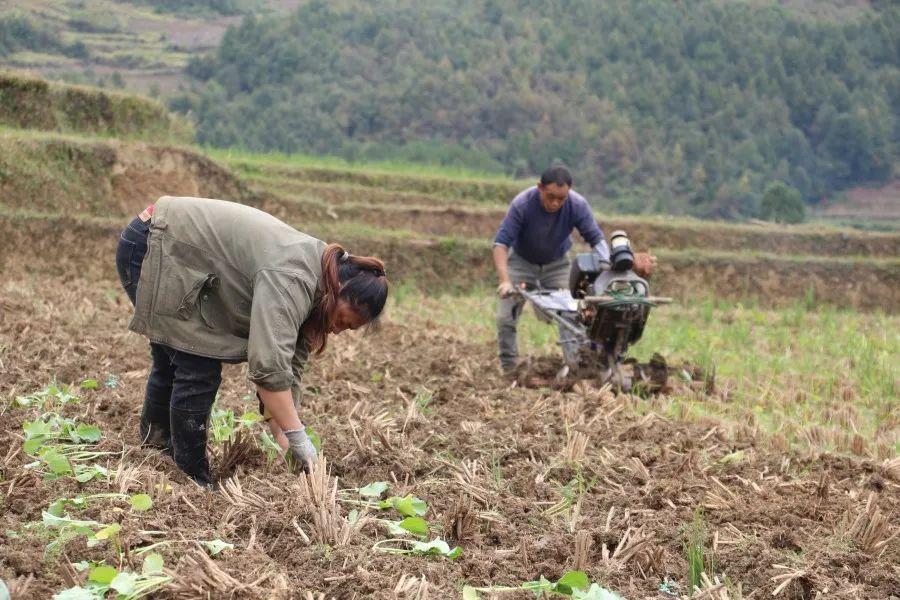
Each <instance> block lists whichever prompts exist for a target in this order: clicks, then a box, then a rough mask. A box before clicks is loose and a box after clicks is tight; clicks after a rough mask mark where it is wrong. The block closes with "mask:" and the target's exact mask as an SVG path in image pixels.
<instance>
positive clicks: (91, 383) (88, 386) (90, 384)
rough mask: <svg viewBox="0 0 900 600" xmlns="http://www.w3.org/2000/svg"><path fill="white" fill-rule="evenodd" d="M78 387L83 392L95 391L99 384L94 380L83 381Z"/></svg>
mask: <svg viewBox="0 0 900 600" xmlns="http://www.w3.org/2000/svg"><path fill="white" fill-rule="evenodd" d="M78 387H80V388H81V389H83V390H96V389H97V388H99V387H100V382H99V381H97V380H96V379H85V380H84V381H82V382H81V384H80V385H79V386H78Z"/></svg>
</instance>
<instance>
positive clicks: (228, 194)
mask: <svg viewBox="0 0 900 600" xmlns="http://www.w3.org/2000/svg"><path fill="white" fill-rule="evenodd" d="M0 151H2V153H0V205H3V206H6V207H9V208H13V209H20V210H27V211H39V212H54V213H56V212H60V213H86V214H92V215H97V216H110V215H117V216H122V217H125V216H129V215H133V214H137V213H138V212H140V211H141V210H142V209H143V208H144V207H146V206H147V204H149V203H150V202H153V201H155V200H156V199H157V198H159V197H160V196H161V195H164V194H169V195H186V196H208V197H215V198H222V199H226V200H233V201H237V202H240V201H250V200H252V199H253V198H254V196H253V194H252V193H251V192H250V191H249V190H248V189H247V187H246V186H245V185H244V184H243V183H242V182H241V181H240V180H239V179H237V178H236V177H235V176H234V175H232V174H231V173H230V172H229V171H228V170H227V169H225V168H224V167H222V166H221V165H219V164H218V163H216V162H215V161H213V160H211V159H209V158H207V157H206V156H204V155H202V154H199V153H197V152H194V151H192V150H188V149H185V148H180V147H175V146H162V145H153V144H144V143H126V142H120V141H116V140H87V139H78V138H66V137H29V136H23V135H21V134H16V133H8V134H0Z"/></svg>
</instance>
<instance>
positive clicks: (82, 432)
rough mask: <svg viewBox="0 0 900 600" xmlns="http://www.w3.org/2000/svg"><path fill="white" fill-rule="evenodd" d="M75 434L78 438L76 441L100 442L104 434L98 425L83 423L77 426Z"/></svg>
mask: <svg viewBox="0 0 900 600" xmlns="http://www.w3.org/2000/svg"><path fill="white" fill-rule="evenodd" d="M75 436H76V437H77V438H78V439H77V440H75V441H76V442H99V441H100V439H101V438H102V437H103V434H102V433H101V432H100V428H99V427H97V426H96V425H88V424H87V423H82V424H81V425H79V426H78V427H76V428H75Z"/></svg>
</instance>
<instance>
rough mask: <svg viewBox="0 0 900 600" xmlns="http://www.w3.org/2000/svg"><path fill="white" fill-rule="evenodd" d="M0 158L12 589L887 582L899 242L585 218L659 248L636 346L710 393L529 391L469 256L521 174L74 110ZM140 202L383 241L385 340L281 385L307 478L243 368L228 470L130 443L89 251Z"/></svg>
mask: <svg viewBox="0 0 900 600" xmlns="http://www.w3.org/2000/svg"><path fill="white" fill-rule="evenodd" d="M0 150H2V153H0V272H2V273H3V281H2V283H0V440H2V443H3V447H4V448H7V450H4V452H3V453H0V507H2V510H0V581H4V582H6V583H5V584H6V586H7V587H9V588H10V589H11V591H12V597H13V598H34V599H44V598H50V597H52V596H53V595H54V594H56V593H59V592H61V591H62V590H66V589H72V588H75V587H82V588H85V589H86V588H89V587H91V586H93V588H92V589H94V590H95V591H96V590H98V589H100V587H98V586H101V587H102V586H103V585H106V586H107V588H105V589H108V588H109V586H110V585H111V581H112V580H114V576H116V577H119V579H118V580H115V581H117V584H116V585H118V586H120V587H122V586H125V585H126V583H128V582H130V583H128V584H129V585H131V586H132V587H131V588H129V589H131V590H132V592H133V591H134V589H136V586H139V585H140V586H146V589H148V590H149V593H151V595H152V597H158V598H196V597H210V598H225V597H241V598H314V599H316V600H318V599H320V598H341V599H343V598H358V599H362V598H385V599H387V598H391V599H409V600H412V599H418V600H423V599H425V598H432V599H434V598H459V597H461V596H462V594H463V593H464V590H466V591H465V593H466V594H467V595H466V596H465V598H466V599H467V600H468V599H470V598H474V597H481V598H527V597H534V595H533V593H532V591H533V590H535V589H536V590H537V591H541V590H542V589H543V590H544V591H545V592H546V593H547V594H550V593H551V592H552V591H553V589H555V590H556V591H565V589H564V588H563V587H560V586H558V585H557V586H556V587H555V588H554V582H559V581H560V580H563V582H565V581H577V582H579V584H580V583H583V582H584V581H585V580H589V581H590V582H592V583H593V584H594V585H595V587H594V591H593V592H592V593H593V594H595V595H594V596H586V597H589V598H598V597H599V598H608V597H610V596H603V595H600V594H601V587H602V588H604V589H606V590H610V591H614V592H615V593H617V594H619V595H621V596H622V597H624V598H628V599H629V600H636V599H639V598H695V599H699V598H705V599H715V600H726V599H731V600H734V599H741V598H762V597H770V596H771V597H775V598H778V599H784V598H788V599H791V600H801V599H812V598H817V597H819V598H830V597H841V598H861V599H862V598H867V599H869V598H890V597H891V596H892V595H894V596H896V595H897V594H898V586H897V581H898V577H900V571H898V565H900V539H898V531H900V524H898V521H897V515H898V514H900V512H898V511H900V458H898V455H900V412H898V411H900V407H898V403H897V402H896V399H897V383H898V380H900V370H898V369H900V367H898V365H897V362H896V360H895V357H896V356H897V355H898V353H900V333H898V332H900V317H898V315H897V312H896V311H897V306H900V303H898V300H900V298H898V294H900V281H898V278H900V263H898V258H897V256H898V252H897V250H898V244H900V236H897V235H890V234H874V233H872V234H865V233H845V232H841V231H840V230H835V229H828V228H814V227H796V228H778V227H764V226H758V225H724V224H718V223H701V222H694V221H684V220H671V219H663V218H655V219H650V218H634V217H622V216H615V215H603V214H598V218H599V219H600V221H601V224H602V225H603V226H604V228H605V229H606V230H607V232H609V231H610V230H611V229H612V228H615V227H624V228H626V229H628V230H629V232H630V233H631V235H632V238H633V239H634V240H635V242H636V243H637V245H638V246H639V247H641V248H648V247H649V248H650V249H652V250H653V252H654V253H656V254H657V255H659V257H660V261H661V263H662V268H661V272H660V273H659V276H655V277H654V279H653V284H654V289H655V290H657V291H659V292H660V293H664V294H666V295H672V296H675V297H676V299H677V302H676V304H675V305H673V306H672V307H668V308H659V309H655V310H654V313H653V315H652V316H651V319H650V324H649V326H648V330H647V332H646V333H645V336H644V338H643V339H642V340H641V342H640V343H639V344H638V345H637V346H635V348H634V352H635V354H636V355H637V356H639V357H640V358H648V357H649V356H650V355H651V354H652V353H653V352H660V353H662V354H663V355H665V356H666V357H667V358H668V359H669V361H670V364H679V363H680V362H682V361H683V362H685V363H688V364H691V365H698V366H700V367H702V368H703V369H704V370H705V371H706V372H708V373H711V372H713V370H715V372H716V378H715V381H714V385H705V386H696V385H691V384H690V383H686V382H679V381H676V382H675V383H673V385H672V387H671V388H670V389H669V390H667V391H666V393H664V394H661V395H657V396H652V397H648V398H641V397H637V396H630V395H624V394H615V393H613V392H611V391H610V390H609V389H606V388H599V387H598V386H596V385H595V384H594V383H593V382H591V381H579V382H572V383H571V385H566V386H559V387H558V388H554V389H550V388H531V387H524V386H521V385H518V384H512V383H510V382H509V381H507V380H505V379H503V378H501V377H500V375H499V370H498V367H497V366H496V363H495V342H494V341H493V324H492V319H493V317H492V311H493V308H494V304H493V302H494V301H493V297H492V287H493V275H492V267H491V265H490V260H489V248H490V242H489V239H490V236H491V234H492V233H493V231H494V228H495V227H496V225H497V223H498V221H499V219H500V218H501V217H502V214H503V210H504V206H505V204H506V202H508V200H509V198H510V196H511V195H512V194H513V193H515V192H517V191H518V190H519V189H520V188H521V187H522V186H523V185H526V184H527V182H515V181H508V180H503V179H497V178H488V177H480V176H476V175H473V174H464V173H448V172H440V171H435V172H426V173H422V172H416V168H410V167H396V168H391V167H389V166H385V167H377V166H366V167H362V166H353V165H349V166H348V165H338V164H334V163H333V162H328V161H324V160H322V161H318V162H317V161H316V160H315V159H309V158H306V159H300V158H297V159H283V158H280V157H278V158H276V157H248V156H246V155H232V156H230V157H229V155H228V153H224V152H214V153H211V155H212V157H213V158H210V157H209V156H206V155H204V154H203V153H202V152H201V151H200V150H198V149H196V148H191V147H188V146H171V145H166V144H164V143H161V142H151V143H148V142H142V141H136V140H134V139H131V140H130V141H127V140H120V139H115V138H113V137H109V136H108V135H104V136H103V137H92V136H91V135H87V134H84V133H79V132H78V131H77V130H74V129H73V130H72V131H70V133H68V134H66V135H59V134H56V133H51V132H38V131H33V130H24V129H14V128H9V129H6V130H3V131H2V132H0ZM164 193H166V194H192V195H193V194H197V195H206V196H214V197H222V198H227V199H231V200H234V201H240V202H245V203H248V204H251V205H254V206H258V207H261V208H264V209H266V210H269V211H271V212H273V213H275V214H277V215H279V216H281V217H282V218H284V219H285V220H286V221H288V222H289V223H291V224H293V225H295V226H296V227H298V228H300V229H302V230H304V231H308V232H310V233H312V234H314V235H317V236H319V237H321V238H323V239H327V240H337V241H341V242H342V243H345V244H346V245H347V246H349V247H350V248H351V250H353V251H357V252H360V253H367V254H368V253H371V254H376V255H379V256H382V257H384V258H385V261H386V263H387V268H388V273H389V277H390V278H391V280H392V285H393V288H392V298H391V302H390V306H389V309H388V315H387V317H386V319H385V321H386V322H385V324H384V327H383V328H382V330H381V331H380V332H376V333H374V334H371V335H363V334H361V333H360V334H356V333H350V334H345V335H341V336H338V337H337V338H336V339H335V340H334V341H333V342H332V343H331V344H330V346H329V350H328V351H327V352H326V353H325V354H324V355H322V356H321V357H317V358H316V359H315V360H313V361H312V365H311V369H310V371H309V372H308V373H307V375H306V376H305V379H304V388H305V400H304V406H303V414H302V417H303V419H304V421H306V422H307V423H308V424H310V425H311V426H312V427H313V428H314V429H315V431H316V432H317V433H318V434H319V436H320V438H321V440H322V448H323V453H324V455H325V456H326V457H327V464H325V463H322V464H321V466H320V470H319V471H318V473H317V475H316V477H314V478H312V479H309V480H307V479H298V478H297V477H296V476H292V475H290V474H289V473H288V472H287V471H286V470H285V468H284V465H283V463H282V461H281V459H280V458H279V457H278V456H277V455H276V454H274V453H273V452H272V451H271V449H270V446H267V445H266V442H265V441H264V439H263V438H261V437H260V432H261V428H260V426H259V423H257V422H256V421H257V419H258V416H257V415H255V413H254V412H253V410H254V408H255V406H254V404H253V403H252V402H249V401H248V398H251V397H252V396H251V394H252V390H250V388H249V386H248V383H247V381H246V377H245V373H244V370H243V367H242V366H240V365H234V366H228V367H227V368H226V369H225V373H224V383H223V386H222V390H221V394H220V397H219V400H218V405H217V407H218V410H217V412H216V413H215V418H214V421H213V423H212V424H211V431H213V432H214V434H213V436H212V439H211V442H210V451H211V454H212V456H213V462H214V464H215V467H216V471H217V473H218V475H219V481H220V483H221V484H222V491H219V492H216V493H209V492H205V491H201V490H199V489H196V487H195V486H193V485H192V484H190V483H189V482H188V481H187V480H185V479H184V478H183V477H182V475H181V474H180V472H179V471H178V470H177V469H176V468H175V467H174V465H173V464H172V462H171V460H170V459H169V458H167V457H166V456H165V455H162V454H160V453H158V452H155V451H152V450H149V449H147V448H144V447H141V446H140V445H139V440H138V437H137V431H136V423H137V418H138V414H139V411H140V406H141V401H142V396H143V384H144V380H145V378H146V375H147V366H148V361H147V356H146V354H147V352H146V342H145V341H144V340H143V339H141V338H139V337H138V336H135V335H133V334H130V333H128V332H127V330H126V323H127V320H128V318H129V316H130V312H131V306H130V304H129V303H128V301H127V299H126V298H125V296H124V294H123V293H122V292H121V290H120V288H119V284H118V282H117V280H116V274H115V269H114V266H113V256H114V248H115V244H116V241H117V238H118V235H119V232H120V230H121V228H122V227H123V226H124V224H125V223H126V222H127V220H128V219H130V218H131V216H132V215H133V214H135V213H136V212H137V211H139V210H140V209H141V208H143V207H144V206H145V205H146V204H147V203H149V202H151V201H153V200H154V199H155V198H156V197H157V196H159V195H161V194H164ZM551 329H552V328H549V327H547V326H545V325H543V324H541V323H539V322H537V321H536V320H535V319H533V318H530V317H529V318H526V319H524V322H523V326H522V334H521V336H520V337H521V344H522V350H523V354H524V355H526V356H530V357H531V359H532V360H533V363H534V364H535V365H544V366H547V365H549V366H550V367H551V368H552V367H553V366H558V363H559V358H558V357H557V353H558V351H557V350H556V348H555V344H554V341H555V340H554V334H553V331H551ZM52 382H56V383H57V384H60V386H61V385H63V384H67V385H69V387H66V388H63V387H60V386H57V387H56V388H52V387H49V386H50V384H51V383H52ZM92 426H96V427H97V430H95V429H94V428H93V427H92ZM63 432H67V433H65V434H64V433H63ZM79 432H80V433H79ZM66 436H69V437H66ZM72 436H74V439H73V438H72ZM73 446H77V448H74V449H73ZM58 456H66V457H68V458H67V459H66V460H67V461H68V462H65V464H63V463H62V462H61V461H60V460H59V459H57V458H56V457H58ZM66 465H68V467H69V470H66V468H65V466H66ZM88 475H89V477H88ZM85 477H87V479H85ZM79 478H80V479H81V481H80V480H79ZM379 481H383V482H385V483H386V484H387V486H388V489H387V490H385V491H383V492H382V491H379V490H380V489H381V488H383V487H384V486H380V485H379V486H370V484H372V483H374V482H379ZM366 494H370V495H366ZM144 495H146V496H147V497H148V498H147V499H145V498H143V496H144ZM407 495H410V496H414V497H415V498H416V499H417V501H416V502H413V501H412V499H409V500H408V501H405V502H404V501H402V499H403V498H404V497H406V496H407ZM386 496H395V497H397V498H399V500H397V501H390V502H387V503H386V504H384V505H383V506H384V507H385V508H381V507H380V506H379V504H378V503H377V502H376V497H378V498H380V497H386ZM148 499H149V505H148V503H147V500H148ZM418 500H422V501H423V503H419V502H418ZM404 511H406V512H404ZM410 511H411V512H410ZM404 518H409V519H421V521H418V520H412V521H406V526H408V527H410V528H412V529H415V530H416V531H417V532H418V535H419V536H421V537H420V538H417V537H415V536H414V535H411V534H409V533H406V530H404V529H403V527H401V526H400V525H399V523H402V522H403V519H404ZM389 522H390V524H389ZM398 527H400V529H399V530H398V529H397V528H398ZM417 540H422V541H434V540H442V541H444V542H447V543H448V546H447V548H446V550H447V551H451V550H452V549H453V548H456V547H458V548H459V549H460V552H461V554H460V555H459V556H457V557H456V558H450V557H447V556H443V555H442V550H443V548H442V547H441V545H440V544H437V545H435V546H432V547H431V548H432V552H436V554H434V553H433V554H431V555H423V554H422V552H423V550H422V546H416V545H415V544H414V542H415V541H417ZM446 553H449V554H454V553H453V552H446ZM151 556H152V557H153V558H152V560H151V559H149V558H148V557H151ZM109 568H112V569H115V573H113V572H112V571H110V570H109ZM573 571H574V572H583V575H580V574H576V575H571V574H570V575H568V579H565V578H566V577H567V575H566V574H567V573H569V572H573ZM542 577H543V578H545V581H546V583H541V578H542ZM104 581H106V583H103V582H104ZM91 582H92V583H91ZM528 582H533V583H530V584H529V583H528ZM692 584H696V585H698V586H699V590H693V589H692V588H691V585H692ZM523 585H524V587H523ZM542 586H543V587H542ZM584 588H585V590H586V589H588V586H587V585H585V586H584ZM116 589H118V588H116ZM123 589H124V588H123ZM142 589H143V588H142ZM0 590H2V587H0ZM71 593H73V594H74V592H71ZM104 593H106V592H105V591H104ZM579 593H581V592H579ZM588 593H589V592H587V591H585V592H584V595H586V594H588ZM110 594H112V595H110V596H109V597H114V594H113V592H110ZM61 597H65V596H61ZM94 597H96V594H95V596H94ZM125 597H134V596H128V595H127V594H126V595H125ZM576 597H577V596H576Z"/></svg>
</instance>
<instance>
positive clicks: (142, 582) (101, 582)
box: [53, 554, 172, 600]
mask: <svg viewBox="0 0 900 600" xmlns="http://www.w3.org/2000/svg"><path fill="white" fill-rule="evenodd" d="M75 567H76V569H79V568H80V570H85V569H87V568H90V571H89V572H88V580H87V582H86V583H85V585H84V586H74V587H71V588H68V589H66V590H63V591H61V592H59V593H57V594H55V595H54V596H53V600H101V599H103V598H106V597H107V594H108V593H110V592H113V593H114V594H115V595H114V596H113V597H114V598H116V600H137V599H138V598H143V597H145V596H148V595H150V594H153V593H155V592H157V591H158V590H160V589H161V588H162V587H163V586H164V585H166V584H167V583H169V582H170V581H171V580H172V579H171V577H169V576H167V575H165V574H164V573H163V558H162V556H160V555H159V554H149V555H147V556H146V557H144V562H143V564H142V567H141V572H140V573H134V572H131V571H119V570H118V569H116V568H115V567H111V566H109V565H105V564H94V565H89V564H84V563H79V564H77V565H75Z"/></svg>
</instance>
